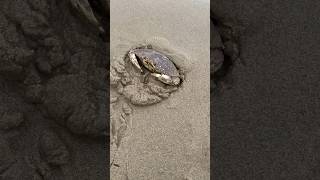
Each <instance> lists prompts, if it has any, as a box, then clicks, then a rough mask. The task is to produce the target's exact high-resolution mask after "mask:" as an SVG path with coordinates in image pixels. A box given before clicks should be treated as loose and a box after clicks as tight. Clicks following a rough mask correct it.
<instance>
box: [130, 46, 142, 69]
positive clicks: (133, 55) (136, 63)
mask: <svg viewBox="0 0 320 180" xmlns="http://www.w3.org/2000/svg"><path fill="white" fill-rule="evenodd" d="M129 60H130V61H131V63H132V64H133V65H134V66H135V67H137V68H138V69H139V70H140V72H143V70H142V69H141V67H140V65H139V63H138V60H137V57H136V55H135V54H134V53H133V52H131V51H130V52H129Z"/></svg>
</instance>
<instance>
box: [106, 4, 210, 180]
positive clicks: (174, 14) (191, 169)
mask: <svg viewBox="0 0 320 180" xmlns="http://www.w3.org/2000/svg"><path fill="white" fill-rule="evenodd" d="M110 9H111V13H110V14H111V27H112V28H111V34H110V35H111V42H110V45H111V47H110V48H111V69H110V81H111V87H112V88H111V92H110V96H111V106H110V107H111V141H110V142H111V158H110V161H111V162H110V163H111V164H112V166H111V179H113V180H118V179H120V180H121V179H139V180H144V179H155V180H157V179H159V180H162V179H174V180H176V179H197V180H202V179H209V171H210V163H209V159H210V158H209V157H210V139H209V134H210V132H209V130H210V114H209V110H210V102H209V101H210V85H209V83H208V82H209V81H210V76H209V74H210V72H209V71H210V69H209V68H210V53H209V51H210V49H209V47H210V32H209V30H210V29H209V27H210V22H209V1H191V0H190V1H184V2H183V3H182V2H181V3H178V2H172V1H169V0H167V1H161V2H158V1H142V0H134V1H130V2H127V1H125V0H119V1H112V2H111V8H110ZM150 37H151V38H150ZM140 44H152V45H153V47H155V48H157V49H158V50H161V51H162V52H165V53H166V54H168V55H170V57H172V60H173V61H174V63H175V64H177V66H178V67H179V68H181V69H183V71H184V74H185V80H184V82H183V84H182V85H181V86H179V87H169V86H163V85H162V84H161V83H158V82H157V81H156V80H151V81H150V82H149V83H147V84H143V83H142V82H141V78H140V77H139V73H137V72H136V71H135V69H134V68H133V66H132V65H131V64H129V63H128V62H127V61H126V60H125V55H126V52H127V51H128V50H129V49H130V48H133V47H136V46H139V45H140Z"/></svg>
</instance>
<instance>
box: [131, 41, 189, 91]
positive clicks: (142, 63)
mask: <svg viewBox="0 0 320 180" xmlns="http://www.w3.org/2000/svg"><path fill="white" fill-rule="evenodd" d="M128 57H129V60H130V62H131V63H132V64H133V65H134V66H135V67H136V68H138V69H139V70H140V72H141V73H143V74H145V80H146V78H147V77H149V75H151V76H154V77H155V78H156V79H157V80H159V81H161V82H162V83H164V84H167V85H172V86H178V85H180V84H181V82H182V80H183V76H182V73H181V72H180V71H179V69H178V68H177V66H176V65H175V64H174V63H173V62H172V61H171V60H170V58H169V57H168V56H166V55H165V54H163V53H161V52H159V51H156V50H154V49H152V47H151V45H148V46H143V47H139V48H134V49H131V50H130V51H129V52H128Z"/></svg>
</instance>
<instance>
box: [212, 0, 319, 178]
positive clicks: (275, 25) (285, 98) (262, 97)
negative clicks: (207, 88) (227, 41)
mask: <svg viewBox="0 0 320 180" xmlns="http://www.w3.org/2000/svg"><path fill="white" fill-rule="evenodd" d="M316 4H319V3H318V2H317V1H294V2H293V1H290V2H289V1H280V0H274V1H263V0H258V1H246V2H245V3H244V2H243V1H231V0H227V1H225V0H215V1H213V2H212V3H211V5H212V10H213V12H215V13H216V14H217V15H219V16H220V17H223V18H226V19H233V20H235V21H236V22H238V23H240V24H242V25H243V26H244V28H245V31H244V32H243V33H242V34H241V35H240V38H241V41H240V46H241V56H242V60H243V61H244V62H245V64H246V65H243V64H242V65H241V64H238V65H236V66H235V67H234V68H233V72H232V75H231V76H232V77H233V78H234V83H233V85H232V88H231V89H230V90H226V91H225V92H224V93H223V95H221V96H216V97H214V101H213V106H214V109H213V112H212V114H213V128H212V135H213V137H214V143H213V148H212V151H211V152H212V153H213V154H214V156H213V157H214V158H213V164H212V170H213V171H214V173H213V177H214V178H215V179H318V178H319V160H320V157H319V147H320V146H319V142H320V141H319V117H320V114H319V97H320V96H319V65H320V61H319V58H320V56H319V55H320V54H319V34H320V32H319V20H317V18H316V17H318V16H317V15H318V14H319V10H320V9H319V5H316Z"/></svg>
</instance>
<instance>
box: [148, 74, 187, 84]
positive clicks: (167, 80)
mask: <svg viewBox="0 0 320 180" xmlns="http://www.w3.org/2000/svg"><path fill="white" fill-rule="evenodd" d="M151 75H152V76H154V77H156V78H157V79H158V80H159V81H161V82H163V83H165V84H168V85H172V86H177V85H179V84H180V81H181V80H180V78H179V77H170V76H168V75H165V74H157V73H151Z"/></svg>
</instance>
